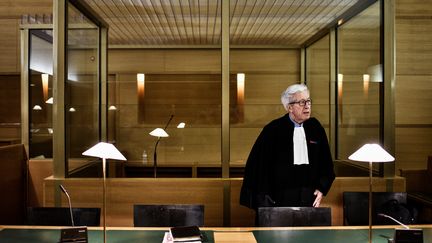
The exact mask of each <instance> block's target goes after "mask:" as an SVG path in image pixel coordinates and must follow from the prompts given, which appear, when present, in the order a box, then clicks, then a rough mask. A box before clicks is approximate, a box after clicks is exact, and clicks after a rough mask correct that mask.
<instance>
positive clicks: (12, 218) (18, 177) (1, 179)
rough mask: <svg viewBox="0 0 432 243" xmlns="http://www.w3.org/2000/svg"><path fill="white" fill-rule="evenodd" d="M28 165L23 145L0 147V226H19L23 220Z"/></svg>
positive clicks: (25, 205)
mask: <svg viewBox="0 0 432 243" xmlns="http://www.w3.org/2000/svg"><path fill="white" fill-rule="evenodd" d="M27 178H28V165H27V155H26V152H25V148H24V145H22V144H14V145H8V146H1V147H0V193H1V194H0V195H1V200H0V224H15V225H20V224H23V223H24V220H25V210H26V207H27V189H28V183H27V182H28V179H27Z"/></svg>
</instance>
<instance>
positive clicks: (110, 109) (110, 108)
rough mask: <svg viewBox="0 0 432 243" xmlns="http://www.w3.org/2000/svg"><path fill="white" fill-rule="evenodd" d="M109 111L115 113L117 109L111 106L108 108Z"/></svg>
mask: <svg viewBox="0 0 432 243" xmlns="http://www.w3.org/2000/svg"><path fill="white" fill-rule="evenodd" d="M108 110H109V111H116V110H117V107H115V105H112V106H110V107H109V108H108Z"/></svg>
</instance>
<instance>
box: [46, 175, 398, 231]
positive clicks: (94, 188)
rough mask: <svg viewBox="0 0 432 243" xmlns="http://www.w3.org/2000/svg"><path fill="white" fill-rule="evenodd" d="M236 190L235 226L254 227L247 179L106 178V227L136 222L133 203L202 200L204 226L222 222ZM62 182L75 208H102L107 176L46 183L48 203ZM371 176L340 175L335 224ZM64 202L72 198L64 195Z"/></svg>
mask: <svg viewBox="0 0 432 243" xmlns="http://www.w3.org/2000/svg"><path fill="white" fill-rule="evenodd" d="M226 181H228V182H229V184H230V189H231V196H230V202H231V203H230V204H231V209H230V210H231V226H253V225H254V217H255V214H254V212H253V210H250V209H248V208H246V207H244V206H241V205H240V204H239V194H240V188H241V184H242V179H240V178H231V179H208V178H185V179H171V178H158V179H154V178H135V179H131V178H115V179H107V225H108V226H125V227H126V226H133V205H134V204H203V205H204V225H205V226H208V227H215V226H222V225H223V201H224V200H223V186H224V182H226ZM55 183H61V184H63V186H64V187H65V188H66V189H67V190H68V191H69V195H70V196H71V200H72V204H73V206H74V207H102V194H103V190H102V188H103V184H102V179H99V178H95V179H54V178H52V177H49V178H46V179H45V183H44V206H53V205H54V199H53V198H54V185H55ZM388 184H392V185H393V188H394V190H395V191H405V180H404V179H403V178H400V177H396V178H374V179H373V190H374V191H386V186H387V185H388ZM368 188H369V178H368V177H338V178H336V180H335V182H334V184H333V186H332V189H331V190H330V192H329V194H328V195H327V197H325V199H324V200H323V202H322V206H324V207H331V208H332V225H343V210H342V192H344V191H368ZM62 205H63V206H67V198H66V197H65V196H62Z"/></svg>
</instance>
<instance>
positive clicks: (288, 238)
mask: <svg viewBox="0 0 432 243" xmlns="http://www.w3.org/2000/svg"><path fill="white" fill-rule="evenodd" d="M394 228H395V226H376V227H373V242H374V243H387V239H388V238H392V237H393V233H394ZM413 228H423V231H424V243H432V226H431V225H428V226H425V225H422V226H413ZM60 229H61V227H37V226H36V227H31V226H0V242H8V243H28V242H32V243H39V242H40V243H45V242H57V241H58V240H59V237H60ZM88 230H89V231H88V234H89V242H90V243H92V242H102V239H103V232H102V228H101V227H89V228H88ZM167 230H168V228H132V227H127V228H121V227H109V228H107V242H128V243H134V242H146V243H152V242H155V243H160V242H162V239H163V236H164V233H165V232H166V231H167ZM201 230H202V231H203V232H204V234H205V236H206V238H207V240H206V241H204V242H208V243H212V242H216V243H225V242H230V243H233V242H242V243H243V242H244V243H249V242H255V241H254V240H256V242H258V243H261V242H262V243H273V242H275V243H276V242H278V243H279V242H290V243H307V242H317V243H318V242H320V243H338V242H340V243H346V242H349V243H365V242H367V241H368V227H367V226H357V227H348V226H346V227H341V226H339V227H334V226H329V227H277V228H201ZM243 237H244V238H243Z"/></svg>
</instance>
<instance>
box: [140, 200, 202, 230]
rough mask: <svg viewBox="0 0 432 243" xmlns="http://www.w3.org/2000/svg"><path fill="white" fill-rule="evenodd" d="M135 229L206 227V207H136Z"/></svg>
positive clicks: (186, 205)
mask: <svg viewBox="0 0 432 243" xmlns="http://www.w3.org/2000/svg"><path fill="white" fill-rule="evenodd" d="M133 210H134V226H135V227H178V226H204V205H188V204H177V205H134V209H133Z"/></svg>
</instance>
